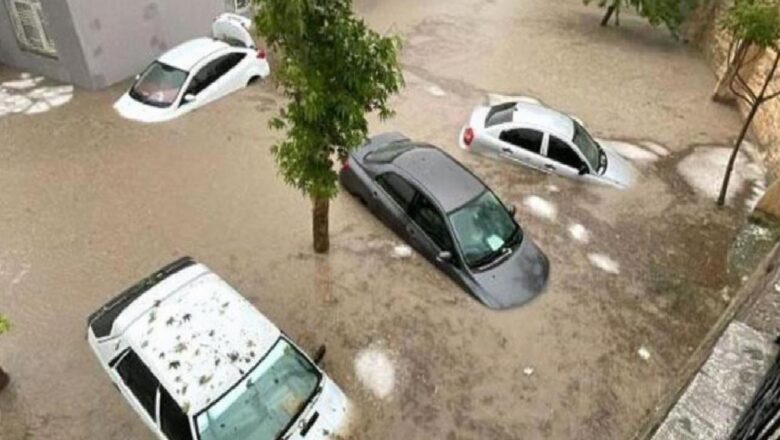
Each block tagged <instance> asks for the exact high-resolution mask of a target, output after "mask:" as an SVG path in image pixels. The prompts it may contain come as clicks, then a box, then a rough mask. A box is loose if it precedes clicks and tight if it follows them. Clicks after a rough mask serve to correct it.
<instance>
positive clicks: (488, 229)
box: [449, 191, 522, 267]
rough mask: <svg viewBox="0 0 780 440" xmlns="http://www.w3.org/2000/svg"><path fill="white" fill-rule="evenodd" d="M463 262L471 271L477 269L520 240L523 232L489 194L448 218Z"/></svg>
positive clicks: (486, 193) (454, 212)
mask: <svg viewBox="0 0 780 440" xmlns="http://www.w3.org/2000/svg"><path fill="white" fill-rule="evenodd" d="M449 217H450V222H451V223H452V229H453V230H454V231H455V236H456V237H457V238H458V242H459V243H460V246H461V249H462V250H463V258H464V260H465V261H466V264H468V265H469V266H470V267H480V266H483V265H485V264H488V263H490V262H491V261H492V260H494V259H495V258H497V257H498V256H500V255H501V251H502V250H503V249H504V248H506V247H513V246H515V245H516V244H517V243H519V241H520V240H522V231H521V230H520V227H519V226H518V225H517V223H515V221H514V220H513V219H512V216H511V215H509V213H508V212H507V210H506V209H505V208H504V206H503V205H502V204H501V202H500V201H499V200H498V198H497V197H496V196H495V194H493V193H492V192H490V191H485V192H484V193H483V194H482V195H481V196H479V197H477V198H476V199H474V200H473V201H471V202H469V203H467V204H465V205H464V206H462V207H460V208H458V209H457V210H455V211H453V212H452V213H450V215H449Z"/></svg>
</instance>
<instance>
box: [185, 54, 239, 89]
mask: <svg viewBox="0 0 780 440" xmlns="http://www.w3.org/2000/svg"><path fill="white" fill-rule="evenodd" d="M244 57H246V54H245V53H231V54H228V55H224V56H221V57H219V58H217V59H215V60H212V61H211V62H209V63H208V64H206V65H205V66H203V67H201V69H200V70H199V71H198V73H196V74H195V76H193V77H192V81H190V85H189V87H187V93H191V94H193V95H197V94H199V93H200V92H202V91H203V90H204V89H206V88H207V87H208V86H210V85H211V84H213V83H214V81H216V80H218V79H219V78H220V77H221V76H222V75H224V74H226V73H227V72H228V71H230V69H232V68H233V67H235V66H236V65H237V64H238V63H240V62H241V60H243V59H244Z"/></svg>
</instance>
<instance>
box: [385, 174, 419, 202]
mask: <svg viewBox="0 0 780 440" xmlns="http://www.w3.org/2000/svg"><path fill="white" fill-rule="evenodd" d="M376 181H377V183H379V186H381V187H382V188H383V189H384V190H385V191H387V193H388V194H389V195H390V197H392V198H393V200H395V201H396V203H398V205H400V206H401V208H403V209H404V210H406V209H408V208H409V205H411V203H412V199H414V195H415V194H416V193H417V191H416V190H415V189H414V188H413V187H412V186H411V185H409V184H408V183H407V182H406V181H405V180H404V179H403V178H402V177H401V176H399V175H398V174H395V173H386V174H382V175H381V176H379V177H377V179H376Z"/></svg>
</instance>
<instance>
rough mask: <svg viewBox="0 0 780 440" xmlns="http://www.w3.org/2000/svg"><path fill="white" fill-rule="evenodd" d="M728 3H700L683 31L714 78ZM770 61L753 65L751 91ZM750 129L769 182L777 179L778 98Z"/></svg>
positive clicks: (722, 61) (723, 48)
mask: <svg viewBox="0 0 780 440" xmlns="http://www.w3.org/2000/svg"><path fill="white" fill-rule="evenodd" d="M731 3H732V0H702V5H701V6H700V7H699V9H698V10H697V11H696V13H695V14H694V15H693V16H692V17H691V19H690V20H689V22H688V23H687V24H686V29H685V31H684V32H685V36H686V39H687V40H688V41H690V42H691V43H693V44H696V45H697V46H698V47H699V48H700V49H701V50H702V52H703V53H704V56H705V57H706V58H707V60H708V61H709V62H710V64H711V66H712V69H713V71H714V72H715V74H716V75H717V76H718V78H720V77H721V76H722V75H723V73H724V72H725V70H726V65H727V63H726V58H727V57H728V49H729V43H730V39H729V38H728V35H727V34H726V33H725V32H723V30H722V29H721V25H720V23H721V21H722V19H723V15H724V13H725V11H726V9H727V8H728V7H729V6H730V5H731ZM772 60H773V58H772V56H771V55H765V56H763V57H762V58H761V59H760V60H759V61H758V62H757V64H756V66H755V68H754V69H753V71H752V75H751V77H750V84H751V86H752V87H753V88H754V89H758V88H759V84H762V81H763V79H764V78H766V74H767V71H768V70H769V69H770V68H771V62H772ZM775 87H780V80H777V82H776V86H775ZM770 90H771V86H770ZM739 106H740V110H741V111H742V113H743V114H746V113H747V110H748V109H747V108H746V106H745V105H742V104H740V105H739ZM752 128H753V130H752V134H753V137H754V138H755V140H757V141H758V143H759V144H760V145H761V146H762V153H763V155H764V159H765V163H766V167H767V171H768V172H769V179H770V180H771V181H774V180H776V179H777V178H778V177H780V98H778V99H775V100H773V101H770V102H767V103H765V104H764V105H763V106H762V108H761V110H759V113H758V114H757V115H756V118H755V120H754V122H753V127H752ZM736 135H737V133H734V136H735V137H736Z"/></svg>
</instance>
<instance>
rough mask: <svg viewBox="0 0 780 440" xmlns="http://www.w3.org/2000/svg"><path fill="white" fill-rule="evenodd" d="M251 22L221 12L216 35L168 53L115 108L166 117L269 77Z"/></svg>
mask: <svg viewBox="0 0 780 440" xmlns="http://www.w3.org/2000/svg"><path fill="white" fill-rule="evenodd" d="M251 25H252V21H251V20H249V19H248V18H246V17H242V16H240V15H236V14H229V13H226V14H222V15H220V16H219V17H217V18H216V19H215V20H214V23H213V25H212V33H213V38H197V39H194V40H190V41H188V42H186V43H183V44H180V45H178V46H176V47H174V48H173V49H171V50H169V51H168V52H166V53H164V54H163V55H162V56H161V57H160V58H159V59H157V61H155V62H153V63H152V64H151V65H149V67H147V68H146V70H144V71H143V73H141V74H140V75H138V76H137V77H136V80H135V82H134V83H133V85H132V87H130V90H128V91H127V93H125V94H124V95H122V97H121V98H119V100H118V101H117V102H116V104H114V108H115V109H116V111H117V112H119V114H120V115H122V116H123V117H125V118H128V119H133V120H136V121H140V122H163V121H168V120H171V119H173V118H176V117H179V116H181V115H183V114H185V113H187V112H190V111H192V110H194V109H196V108H198V107H201V106H203V105H205V104H208V103H209V102H212V101H214V100H217V99H219V98H221V97H223V96H225V95H228V94H230V93H232V92H235V91H236V90H239V89H241V88H243V87H245V86H247V85H249V84H251V83H252V82H254V81H256V80H258V79H263V78H266V77H267V76H268V75H269V74H270V72H271V70H270V67H269V66H268V61H267V60H266V53H265V51H264V50H257V48H256V46H255V42H254V40H253V38H252V35H251V34H250V32H249V29H250V28H251Z"/></svg>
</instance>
